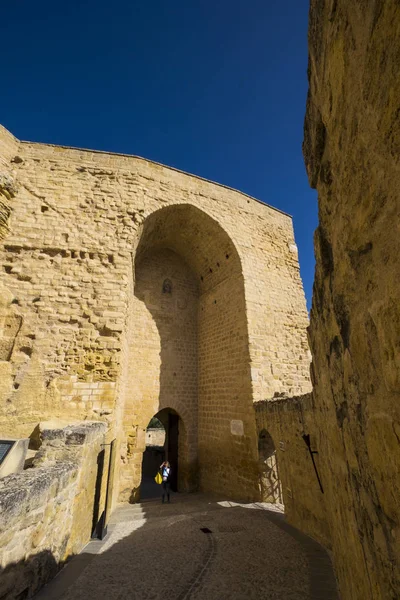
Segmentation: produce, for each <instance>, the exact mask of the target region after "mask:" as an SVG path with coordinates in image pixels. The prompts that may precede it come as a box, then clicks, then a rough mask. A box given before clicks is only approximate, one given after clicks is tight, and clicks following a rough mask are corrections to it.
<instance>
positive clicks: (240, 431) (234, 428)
mask: <svg viewBox="0 0 400 600" xmlns="http://www.w3.org/2000/svg"><path fill="white" fill-rule="evenodd" d="M231 434H232V435H244V427H243V421H235V420H233V421H231Z"/></svg>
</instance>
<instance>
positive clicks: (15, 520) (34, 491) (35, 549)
mask: <svg viewBox="0 0 400 600" xmlns="http://www.w3.org/2000/svg"><path fill="white" fill-rule="evenodd" d="M106 430H107V425H106V424H105V423H97V422H89V423H82V424H78V425H75V426H71V427H66V428H65V429H56V430H45V431H43V432H42V439H43V443H42V446H41V448H40V450H39V452H38V454H37V456H36V458H35V461H34V465H35V466H34V467H33V468H31V469H28V470H26V471H23V472H22V473H18V474H16V475H9V476H8V477H5V478H4V479H2V480H1V481H0V598H1V600H14V599H17V598H18V599H19V598H30V597H31V596H32V595H33V594H34V593H36V592H37V591H38V590H39V589H40V588H41V587H42V586H43V585H44V584H45V583H46V582H47V581H49V580H50V579H51V578H52V577H54V576H55V575H56V573H57V572H58V570H59V569H60V568H61V567H62V565H63V564H64V563H65V561H66V560H67V559H68V558H69V557H70V556H72V555H74V554H77V553H78V552H80V551H81V550H82V548H83V547H84V546H85V544H86V543H87V542H88V541H89V539H90V536H91V533H92V528H93V526H94V524H96V522H97V521H98V518H99V515H100V514H101V512H102V509H103V507H104V487H105V486H104V485H102V482H103V481H104V480H105V479H106V469H104V470H102V468H101V467H102V462H103V458H104V449H103V448H102V446H101V444H102V443H103V441H104V436H105V433H106ZM104 462H105V465H106V464H107V461H104Z"/></svg>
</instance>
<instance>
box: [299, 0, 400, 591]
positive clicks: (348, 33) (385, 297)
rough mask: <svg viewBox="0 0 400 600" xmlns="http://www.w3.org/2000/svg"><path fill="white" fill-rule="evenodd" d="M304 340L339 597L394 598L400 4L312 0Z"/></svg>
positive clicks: (397, 553) (398, 531) (399, 370)
mask: <svg viewBox="0 0 400 600" xmlns="http://www.w3.org/2000/svg"><path fill="white" fill-rule="evenodd" d="M309 51H310V61H309V71H310V72H309V76H310V90H309V98H308V104H307V116H306V122H305V138H304V154H305V161H306V165H307V170H308V174H309V179H310V183H311V185H312V186H313V187H316V188H317V190H318V197H319V220H320V224H319V227H318V230H317V232H316V236H315V251H316V258H317V268H316V278H315V285H314V295H313V306H312V311H311V326H310V341H311V350H312V355H313V366H312V373H313V379H314V398H315V411H314V415H315V426H316V428H317V429H319V430H320V431H321V438H320V446H319V447H318V450H319V453H320V454H319V456H318V460H319V461H320V464H321V469H322V470H323V478H324V483H325V492H326V507H327V511H328V520H329V522H330V530H331V535H332V544H333V550H334V557H335V565H336V572H337V574H338V577H339V583H340V588H341V592H342V597H343V598H346V599H351V600H354V599H360V600H361V599H362V600H365V599H367V598H371V599H372V598H373V599H374V600H379V599H382V600H383V599H385V600H387V599H388V598H393V599H394V598H399V597H400V568H399V565H400V545H399V539H400V503H399V497H400V477H399V473H400V404H399V392H400V344H399V340H400V302H399V293H400V283H399V272H400V232H399V222H400V221H399V218H400V197H399V190H400V165H399V156H400V152H399V151H400V119H399V115H400V77H399V62H400V5H399V3H398V2H395V1H393V0H385V1H384V2H383V1H370V2H366V1H363V2H361V1H360V2H348V1H347V0H335V1H333V0H332V1H328V0H327V1H325V2H320V1H318V0H312V1H311V11H310V28H309Z"/></svg>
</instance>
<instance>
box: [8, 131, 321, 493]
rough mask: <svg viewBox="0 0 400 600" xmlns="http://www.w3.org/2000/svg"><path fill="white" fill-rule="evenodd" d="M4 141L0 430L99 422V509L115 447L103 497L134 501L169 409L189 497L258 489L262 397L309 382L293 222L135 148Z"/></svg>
mask: <svg viewBox="0 0 400 600" xmlns="http://www.w3.org/2000/svg"><path fill="white" fill-rule="evenodd" d="M0 142H1V144H0V195H1V196H0V202H1V206H2V207H3V208H2V210H1V219H0V220H1V223H0V238H1V245H0V267H1V271H0V272H1V282H0V313H1V314H0V354H1V356H0V372H1V373H0V374H1V378H0V384H1V385H0V433H1V435H2V436H3V437H4V436H9V437H12V438H15V437H24V438H27V437H30V438H31V445H33V446H35V447H38V445H39V444H40V439H41V431H42V430H43V428H46V427H50V428H56V429H57V430H60V429H62V428H63V427H65V426H68V427H69V426H71V425H73V424H76V423H81V422H82V421H85V422H86V423H87V422H91V421H95V422H99V421H101V422H102V423H105V424H106V428H105V434H104V439H103V440H102V446H101V448H102V450H101V451H102V452H103V451H104V453H105V454H106V456H105V461H104V465H105V473H104V477H103V479H102V482H103V483H102V484H101V485H100V483H99V486H98V487H99V494H100V496H101V498H100V500H99V502H100V504H101V503H102V502H103V500H104V498H105V488H106V487H107V481H108V477H107V467H108V464H109V460H108V448H110V447H112V448H114V449H115V452H113V453H112V455H113V457H115V462H114V463H113V465H114V466H115V469H114V470H113V469H111V471H110V472H111V473H112V472H114V474H115V477H114V479H113V481H114V484H113V485H111V487H110V486H108V489H109V494H108V496H111V491H110V490H112V492H113V493H112V498H113V502H114V503H115V501H116V500H117V499H118V498H119V499H120V500H124V501H130V502H134V501H136V500H137V499H139V497H140V482H141V469H142V463H143V452H144V450H145V447H146V428H147V426H148V423H149V421H150V419H151V418H152V417H153V416H154V415H157V414H161V415H162V414H164V412H165V411H167V413H168V414H169V415H171V427H174V426H175V430H176V432H177V440H178V441H177V442H176V444H175V448H174V450H175V458H174V460H175V462H176V463H177V466H178V469H177V471H176V472H177V474H178V480H177V487H178V489H180V490H187V491H190V490H195V489H200V490H207V491H213V492H216V493H218V494H220V495H221V496H224V497H230V498H233V499H240V500H246V499H247V500H250V499H251V500H256V499H259V485H258V483H259V482H258V475H259V474H258V450H257V436H256V427H255V414H254V410H253V402H254V401H257V400H265V399H270V400H272V399H274V398H276V394H282V393H284V394H287V395H289V396H293V395H296V394H301V393H304V392H307V391H309V389H310V382H309V373H308V372H309V351H308V346H307V339H306V327H307V324H308V319H307V312H306V307H305V299H304V294H303V290H302V284H301V279H300V276H299V265H298V260H297V249H296V245H295V243H294V237H293V227H292V221H291V218H290V217H289V216H288V215H285V214H283V213H282V212H280V211H278V210H276V209H273V208H271V207H270V206H267V205H265V204H263V203H261V202H257V201H256V200H254V199H253V198H251V197H249V196H247V195H246V194H243V193H241V192H238V191H236V190H233V189H230V188H228V187H225V186H221V185H219V184H216V183H213V182H210V181H206V180H204V179H201V178H199V177H196V176H193V175H189V174H187V173H182V172H180V171H178V170H176V169H171V168H169V167H165V166H163V165H159V164H156V163H152V162H151V161H147V160H144V159H141V158H137V157H133V156H123V155H115V154H108V153H103V152H92V151H88V150H79V149H74V148H63V147H54V146H49V145H46V144H32V143H28V142H19V141H18V140H16V139H15V138H14V137H13V136H12V135H11V134H9V133H8V132H7V131H5V130H4V129H2V128H1V127H0ZM163 411H164V412H163ZM174 415H175V417H174ZM178 416H179V418H178ZM168 418H169V417H168ZM174 418H175V425H174V424H173V423H172V422H173V421H174ZM43 422H46V423H43ZM49 422H50V423H49ZM102 427H103V425H102ZM266 427H267V429H268V427H269V425H268V423H267V424H266ZM172 437H173V436H171V439H172ZM111 479H112V478H111V477H110V480H111ZM99 481H100V474H99ZM111 483H112V482H111ZM100 492H101V493H100Z"/></svg>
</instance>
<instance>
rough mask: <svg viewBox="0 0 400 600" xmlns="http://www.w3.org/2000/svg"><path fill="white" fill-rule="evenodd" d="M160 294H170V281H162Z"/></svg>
mask: <svg viewBox="0 0 400 600" xmlns="http://www.w3.org/2000/svg"><path fill="white" fill-rule="evenodd" d="M162 292H163V294H172V281H171V280H170V279H164V282H163V284H162Z"/></svg>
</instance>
